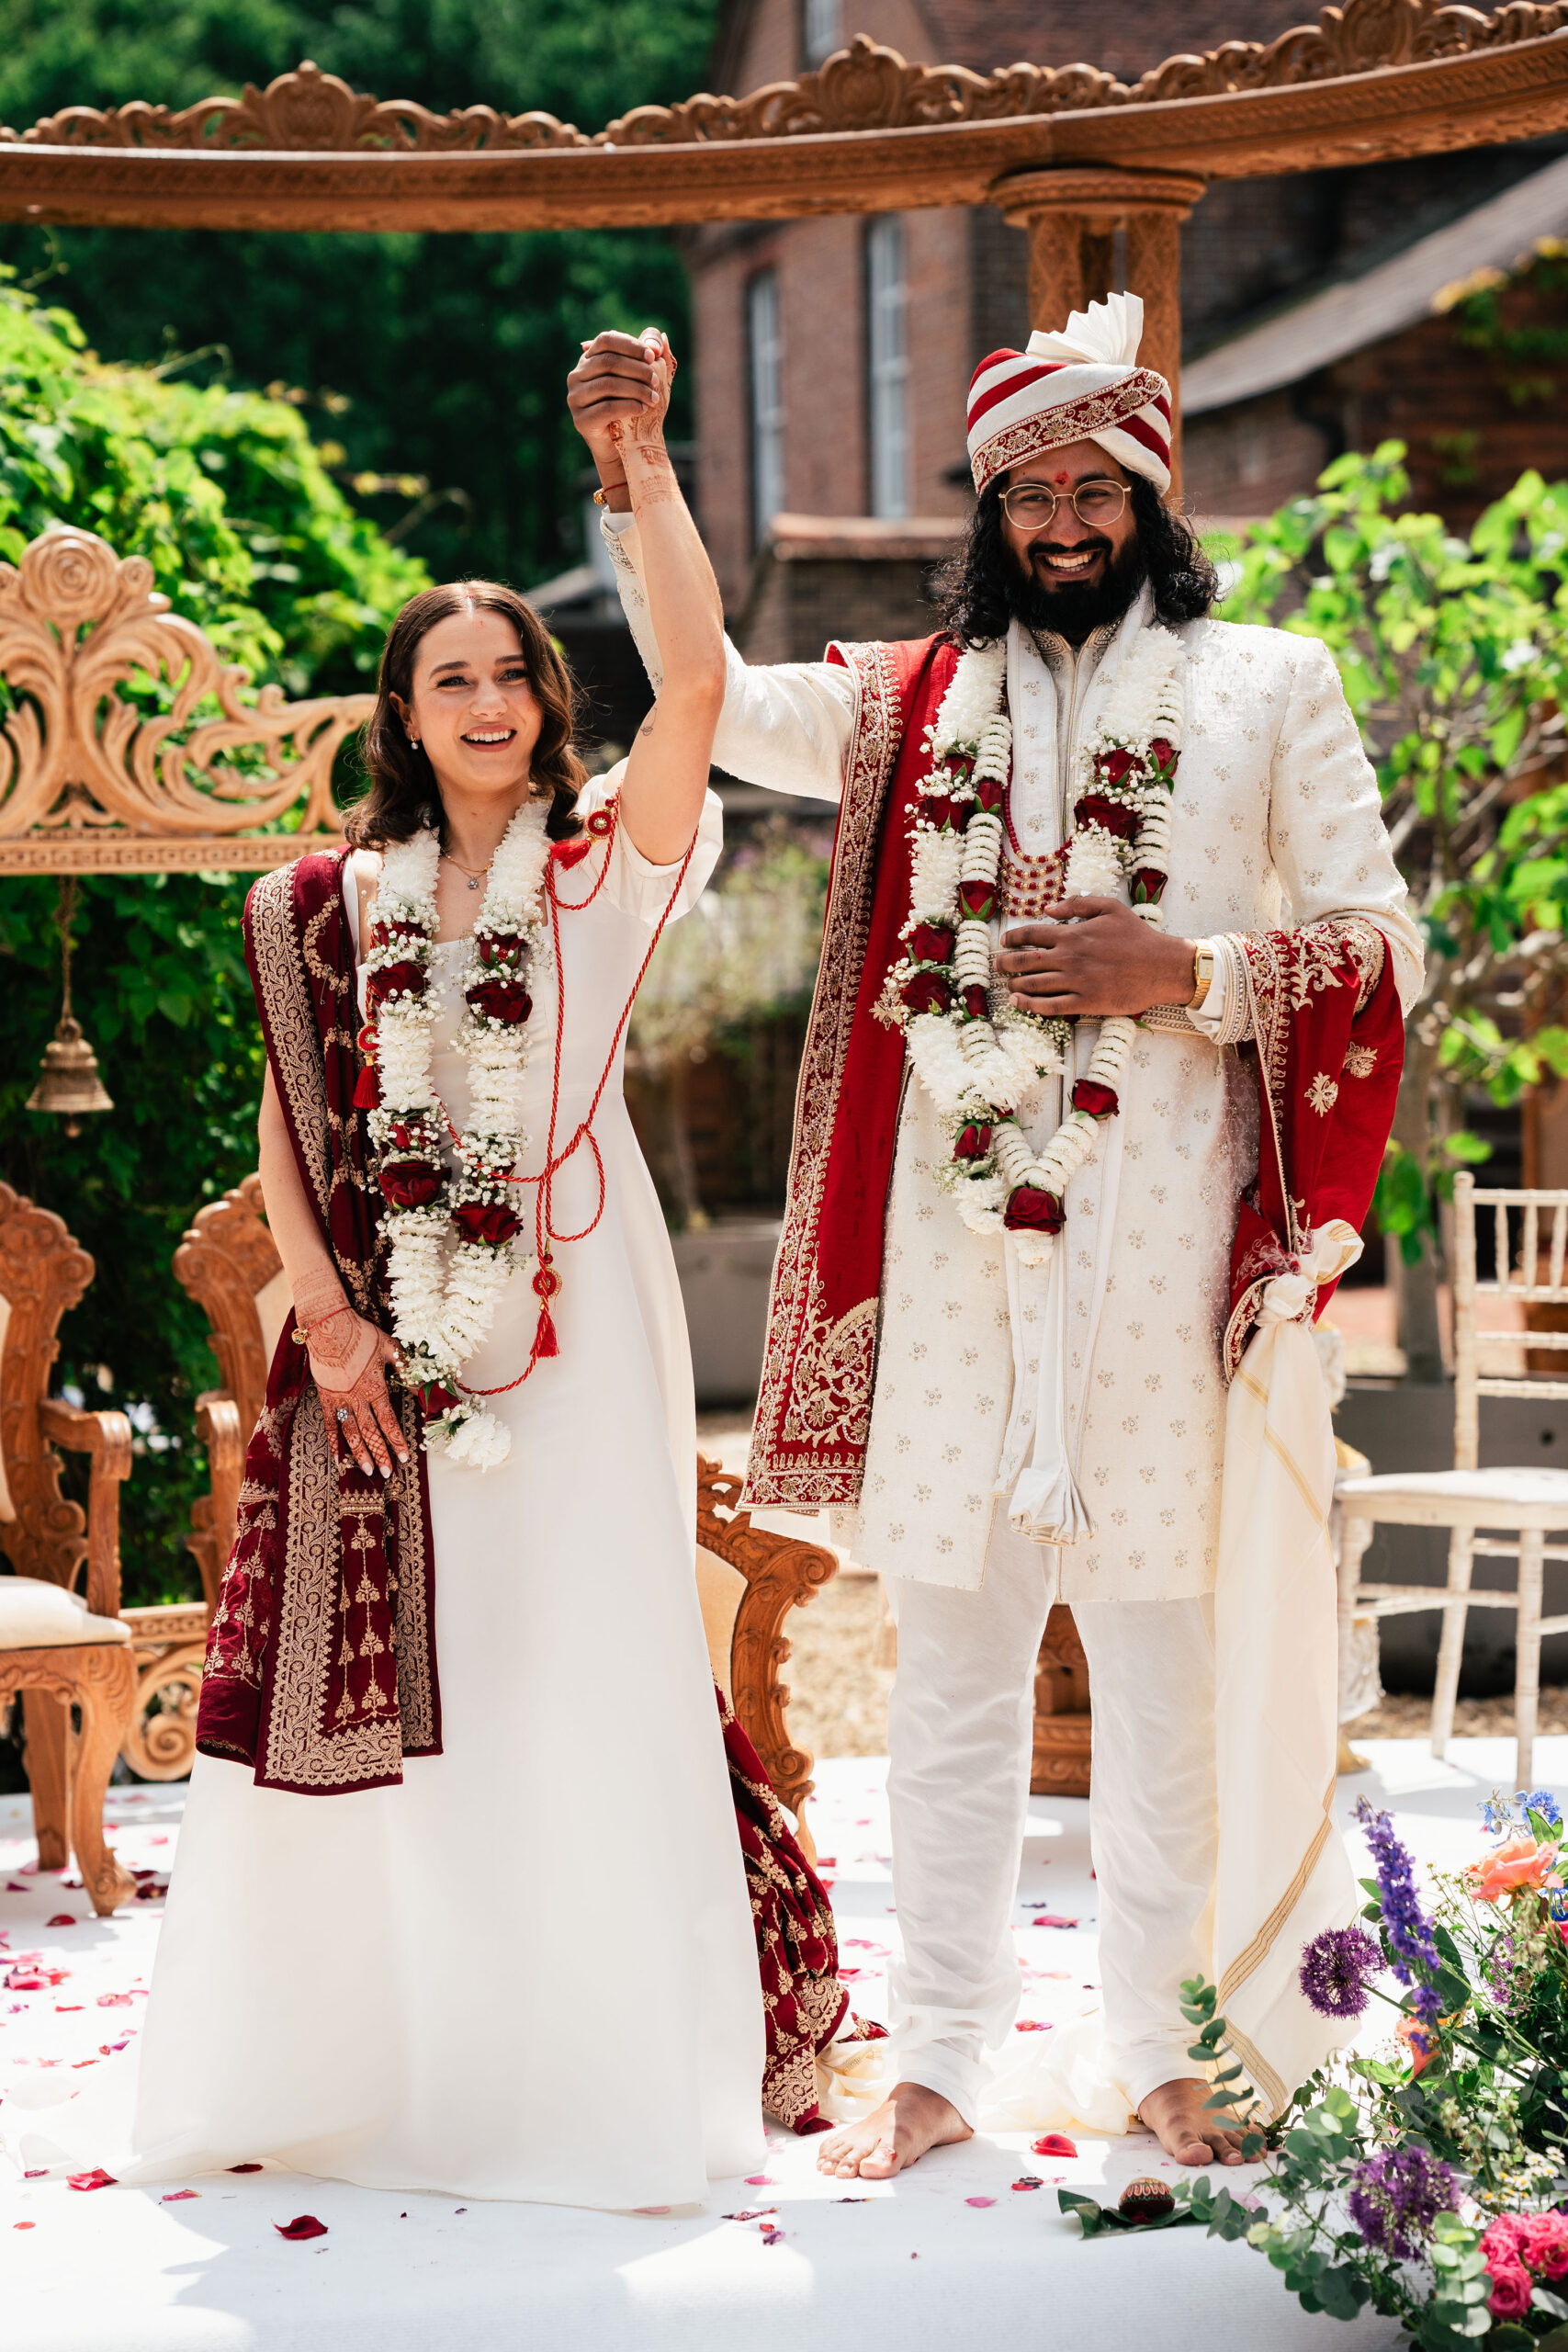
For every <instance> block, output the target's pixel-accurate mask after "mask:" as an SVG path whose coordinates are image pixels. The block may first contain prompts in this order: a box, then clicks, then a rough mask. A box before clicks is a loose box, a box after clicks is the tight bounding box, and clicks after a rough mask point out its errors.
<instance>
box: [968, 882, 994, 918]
mask: <svg viewBox="0 0 1568 2352" xmlns="http://www.w3.org/2000/svg"><path fill="white" fill-rule="evenodd" d="M996 903H997V886H996V884H995V883H994V882H984V881H981V882H961V883H960V884H959V886H958V904H959V906H960V908H961V909H962V910H963V912H964V914H966V915H967V916H968V917H969V920H970V922H990V920H991V913H992V910H993V909H994V908H995V906H996Z"/></svg>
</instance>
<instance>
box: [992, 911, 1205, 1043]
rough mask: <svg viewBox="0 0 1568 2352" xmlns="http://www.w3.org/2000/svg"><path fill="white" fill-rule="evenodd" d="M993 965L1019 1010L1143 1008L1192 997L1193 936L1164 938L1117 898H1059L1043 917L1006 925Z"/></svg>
mask: <svg viewBox="0 0 1568 2352" xmlns="http://www.w3.org/2000/svg"><path fill="white" fill-rule="evenodd" d="M997 969H998V972H1000V973H1002V974H1003V975H1004V976H1005V977H1006V979H1007V982H1008V994H1009V1001H1010V1002H1011V1003H1012V1004H1014V1005H1016V1006H1017V1008H1018V1010H1019V1011H1020V1012H1034V1013H1042V1014H1047V1015H1049V1014H1052V1013H1061V1014H1068V1015H1078V1014H1083V1015H1085V1016H1087V1017H1089V1018H1090V1019H1100V1020H1107V1019H1109V1018H1110V1017H1111V1015H1112V1014H1114V1013H1125V1014H1131V1015H1133V1016H1134V1017H1136V1016H1137V1015H1138V1014H1139V1013H1144V1012H1148V1010H1149V1008H1150V1007H1151V1006H1152V1005H1156V1004H1187V1003H1189V1002H1190V1000H1191V996H1192V942H1191V941H1190V939H1169V938H1168V937H1167V936H1166V934H1165V933H1164V932H1162V931H1156V929H1155V927H1154V926H1153V924H1152V923H1147V922H1144V921H1143V919H1142V918H1141V917H1140V916H1138V915H1135V914H1134V911H1133V910H1132V908H1131V907H1127V906H1123V905H1122V901H1121V900H1120V899H1063V901H1062V903H1061V905H1060V906H1059V907H1057V908H1056V909H1055V912H1054V914H1053V918H1052V920H1051V921H1050V922H1019V923H1011V924H1010V925H1009V926H1008V928H1007V929H1006V930H1005V931H1004V932H1003V933H1002V944H1001V946H1000V947H999V948H998V953H997Z"/></svg>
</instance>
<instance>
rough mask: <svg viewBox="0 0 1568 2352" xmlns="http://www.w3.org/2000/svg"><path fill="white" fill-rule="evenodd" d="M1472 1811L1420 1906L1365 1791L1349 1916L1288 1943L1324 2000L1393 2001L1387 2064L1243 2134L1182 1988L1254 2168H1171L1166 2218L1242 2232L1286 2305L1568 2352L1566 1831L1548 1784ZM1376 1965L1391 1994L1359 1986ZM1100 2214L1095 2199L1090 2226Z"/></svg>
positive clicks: (1217, 2029)
mask: <svg viewBox="0 0 1568 2352" xmlns="http://www.w3.org/2000/svg"><path fill="white" fill-rule="evenodd" d="M1484 1810H1485V1816H1486V1827H1487V1829H1488V1830H1489V1831H1490V1833H1491V1834H1492V1836H1493V1838H1494V1839H1495V1844H1494V1845H1493V1846H1492V1847H1491V1848H1490V1849H1489V1850H1487V1851H1486V1852H1485V1853H1483V1855H1482V1857H1481V1858H1480V1859H1479V1860H1477V1861H1474V1862H1472V1863H1471V1864H1470V1865H1469V1867H1468V1868H1467V1869H1465V1870H1463V1871H1461V1872H1459V1873H1457V1874H1454V1875H1449V1876H1443V1875H1439V1876H1438V1878H1437V1881H1436V1884H1437V1889H1438V1894H1437V1900H1436V1901H1435V1902H1434V1903H1432V1904H1431V1905H1427V1903H1424V1901H1423V1899H1422V1896H1421V1894H1420V1892H1419V1890H1418V1889H1417V1886H1416V1872H1415V1870H1414V1867H1413V1864H1412V1860H1411V1857H1410V1855H1409V1853H1408V1851H1407V1849H1405V1847H1404V1845H1403V1844H1402V1843H1401V1841H1400V1839H1399V1838H1398V1837H1397V1835H1396V1834H1395V1831H1394V1827H1393V1823H1392V1821H1391V1820H1390V1819H1389V1816H1388V1815H1386V1814H1382V1813H1374V1812H1373V1810H1372V1808H1371V1806H1370V1805H1369V1804H1368V1803H1367V1802H1366V1800H1365V1798H1363V1799H1362V1800H1361V1803H1360V1804H1359V1806H1358V1807H1357V1813H1358V1815H1359V1819H1360V1821H1361V1825H1362V1827H1363V1830H1364V1831H1365V1834H1366V1837H1367V1841H1368V1845H1369V1847H1370V1849H1371V1857H1372V1862H1373V1868H1374V1871H1375V1876H1373V1877H1371V1878H1368V1879H1364V1880H1363V1881H1362V1885H1363V1887H1364V1888H1365V1890H1366V1892H1367V1894H1368V1898H1369V1899H1368V1902H1367V1905H1366V1907H1365V1909H1364V1911H1363V1913H1362V1916H1361V1920H1360V1922H1359V1924H1357V1925H1354V1926H1351V1927H1347V1928H1332V1929H1330V1930H1328V1931H1327V1932H1326V1933H1325V1934H1323V1935H1320V1936H1316V1937H1314V1939H1313V1940H1312V1942H1311V1943H1310V1944H1308V1945H1307V1946H1306V1947H1305V1949H1304V1951H1303V1955H1302V1966H1301V1973H1300V1982H1301V1987H1302V1991H1303V1996H1304V1997H1305V1998H1306V1999H1307V2000H1308V2001H1309V2002H1310V2003H1311V2004H1312V2006H1313V2007H1314V2009H1316V2010H1317V2011H1318V2012H1319V2013H1320V2015H1322V2016H1325V2017H1333V2018H1357V2017H1360V2016H1362V2015H1364V2014H1366V2013H1367V2012H1368V2010H1369V2009H1370V2007H1371V2003H1372V2001H1373V2000H1382V2001H1384V2002H1386V2003H1388V2004H1389V2006H1390V2007H1391V2008H1392V2010H1393V2013H1394V2023H1395V2027H1396V2034H1397V2041H1398V2042H1400V2043H1403V2044H1404V2052H1403V2053H1402V2054H1401V2055H1400V2056H1399V2057H1398V2058H1397V2059H1393V2058H1379V2057H1372V2056H1367V2055H1363V2054H1356V2055H1351V2056H1349V2057H1348V2058H1342V2059H1341V2060H1339V2061H1337V2062H1336V2064H1335V2065H1334V2066H1333V2067H1332V2068H1331V2069H1326V2070H1325V2071H1324V2072H1323V2073H1322V2074H1319V2075H1314V2077H1313V2078H1312V2080H1311V2081H1310V2082H1308V2083H1307V2084H1305V2085H1304V2086H1303V2088H1302V2089H1301V2090H1299V2091H1298V2092H1297V2093H1296V2095H1295V2098H1294V2099H1293V2100H1292V2103H1291V2106H1290V2107H1289V2108H1288V2109H1287V2110H1286V2112H1285V2114H1284V2115H1283V2116H1282V2117H1280V2119H1279V2120H1277V2121H1276V2122H1274V2123H1273V2124H1271V2125H1269V2126H1268V2127H1267V2129H1262V2128H1255V2126H1254V2124H1253V2121H1252V2112H1251V2103H1250V2094H1249V2093H1248V2091H1247V2086H1246V2081H1245V2069H1244V2067H1243V2066H1242V2065H1241V2064H1238V2063H1237V2062H1236V2060H1235V2057H1234V2055H1232V2053H1231V2052H1230V2051H1229V2048H1228V2045H1227V2041H1226V2030H1225V2021H1224V2018H1223V2017H1220V2016H1218V2015H1217V2014H1216V2011H1217V2006H1218V2003H1217V1996H1216V1994H1215V1992H1214V1988H1213V1985H1206V1984H1203V1983H1201V1981H1194V1982H1192V1983H1190V1984H1189V1985H1186V1986H1184V1988H1183V1990H1184V1993H1185V1995H1186V1999H1185V2001H1184V2003H1183V2008H1184V2013H1185V2015H1186V2016H1187V2018H1188V2019H1189V2021H1190V2023H1191V2025H1192V2026H1193V2028H1194V2029H1195V2041H1194V2043H1193V2046H1192V2050H1191V2052H1190V2054H1191V2056H1192V2057H1193V2059H1194V2060H1196V2061H1198V2062H1199V2063H1200V2064H1201V2065H1202V2066H1203V2067H1204V2069H1205V2071H1206V2072H1208V2073H1210V2074H1211V2075H1212V2076H1213V2081H1214V2086H1215V2087H1214V2092H1213V2097H1212V2098H1210V2100H1209V2102H1208V2104H1209V2106H1210V2108H1211V2109H1213V2110H1215V2111H1216V2113H1217V2114H1219V2115H1220V2116H1221V2117H1222V2118H1223V2120H1224V2121H1225V2122H1226V2123H1227V2124H1229V2125H1232V2126H1233V2127H1234V2126H1235V2125H1236V2124H1239V2125H1240V2126H1241V2127H1242V2129H1243V2131H1244V2132H1245V2133H1246V2134H1247V2136H1246V2137H1245V2139H1244V2141H1243V2153H1244V2154H1246V2155H1247V2156H1249V2157H1255V2158H1261V2159H1263V2160H1264V2161H1265V2162H1266V2164H1267V2167H1268V2169H1267V2171H1266V2173H1265V2174H1264V2176H1263V2177H1262V2178H1261V2179H1260V2180H1259V2181H1258V2184H1257V2186H1256V2188H1252V2189H1251V2190H1249V2191H1247V2193H1246V2194H1245V2195H1238V2194H1236V2193H1235V2191H1233V2190H1232V2189H1230V2188H1224V2187H1220V2186H1216V2185H1215V2183H1214V2182H1213V2180H1211V2179H1210V2178H1208V2177H1205V2176H1200V2177H1197V2178H1195V2179H1193V2180H1191V2181H1189V2182H1185V2183H1183V2184H1181V2185H1180V2186H1179V2188H1178V2191H1177V2197H1178V2205H1177V2209H1176V2211H1175V2212H1174V2213H1173V2214H1172V2215H1170V2216H1169V2217H1168V2219H1167V2222H1166V2223H1165V2226H1170V2225H1171V2224H1172V2223H1173V2222H1175V2223H1178V2224H1179V2222H1183V2221H1188V2222H1198V2223H1201V2224H1203V2225H1204V2226H1206V2228H1207V2230H1208V2232H1209V2233H1210V2235H1211V2236H1215V2237H1220V2238H1241V2239H1245V2240H1246V2241H1247V2244H1248V2245H1251V2246H1253V2247H1254V2248H1255V2249H1256V2250H1257V2251H1258V2252H1259V2253H1261V2254H1264V2255H1266V2256H1268V2258H1269V2261H1270V2262H1272V2263H1273V2264H1274V2266H1275V2267H1276V2268H1278V2269H1279V2270H1280V2273H1281V2275H1282V2277H1283V2279H1284V2283H1285V2285H1286V2287H1287V2288H1288V2289H1289V2290H1290V2291H1291V2292H1292V2294H1294V2295H1295V2296H1297V2298H1298V2299H1299V2301H1301V2303H1302V2306H1303V2309H1304V2310H1306V2311H1309V2312H1326V2313H1328V2314H1329V2315H1330V2316H1331V2317H1334V2318H1337V2319H1346V2320H1348V2319H1353V2318H1354V2317H1355V2316H1356V2314H1357V2313H1358V2312H1360V2311H1362V2310H1364V2309H1366V2308H1367V2307H1368V2306H1371V2309H1373V2310H1374V2311H1377V2312H1382V2313H1383V2314H1384V2315H1385V2316H1387V2317H1389V2318H1392V2319H1395V2320H1398V2321H1400V2322H1401V2323H1402V2324H1403V2325H1404V2329H1405V2331H1406V2333H1405V2337H1404V2341H1406V2342H1408V2343H1411V2344H1414V2345H1417V2346H1421V2347H1423V2352H1461V2346H1472V2345H1475V2344H1478V2343H1480V2344H1484V2345H1485V2346H1487V2347H1488V2352H1527V2348H1528V2347H1533V2346H1540V2345H1542V2344H1545V2345H1549V2346H1551V2352H1568V1840H1565V1838H1564V1826H1563V1821H1562V1814H1561V1812H1560V1810H1559V1808H1558V1805H1557V1804H1556V1802H1555V1800H1554V1799H1553V1798H1552V1796H1551V1793H1550V1792H1548V1791H1546V1790H1544V1789H1535V1790H1529V1791H1526V1790H1521V1791H1520V1792H1518V1794H1517V1796H1516V1797H1515V1798H1514V1799H1513V1800H1512V1801H1511V1802H1510V1801H1508V1800H1506V1799H1505V1798H1502V1797H1495V1798H1494V1799H1493V1800H1492V1801H1491V1803H1490V1804H1488V1805H1487V1806H1486V1807H1485V1808H1484ZM1385 1971H1387V1972H1391V1973H1392V1974H1393V1978H1394V1980H1395V1982H1396V1984H1397V1985H1398V1986H1399V1987H1400V1988H1401V1989H1400V1990H1399V1992H1398V1993H1397V1994H1391V1993H1389V1992H1386V1991H1384V1990H1382V1987H1380V1986H1379V1985H1378V1984H1377V1983H1376V1982H1375V1980H1376V1979H1377V1978H1378V1977H1379V1976H1381V1975H1382V1974H1383V1973H1384V1972H1385ZM1227 2060H1228V2062H1229V2063H1228V2064H1227V2063H1224V2062H1225V2061H1227ZM1061 2201H1062V2203H1063V2206H1064V2209H1065V2210H1069V2211H1079V2212H1080V2213H1082V2212H1083V2209H1084V2203H1085V2200H1083V2199H1077V2198H1074V2197H1071V2196H1069V2195H1068V2193H1067V2192H1065V2191H1064V2192H1062V2200H1061ZM1091 2217H1092V2224H1091ZM1103 2218H1104V2217H1103V2216H1099V2214H1098V2209H1094V2208H1091V2209H1090V2212H1089V2215H1086V2216H1085V2227H1086V2233H1088V2232H1089V2229H1090V2227H1091V2225H1092V2226H1094V2227H1098V2224H1099V2221H1100V2220H1102V2219H1103Z"/></svg>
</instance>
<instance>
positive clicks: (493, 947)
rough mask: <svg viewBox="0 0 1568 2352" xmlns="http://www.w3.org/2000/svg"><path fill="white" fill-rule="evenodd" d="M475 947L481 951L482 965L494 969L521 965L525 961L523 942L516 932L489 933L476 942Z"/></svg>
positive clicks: (480, 959)
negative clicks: (502, 966) (497, 966)
mask: <svg viewBox="0 0 1568 2352" xmlns="http://www.w3.org/2000/svg"><path fill="white" fill-rule="evenodd" d="M475 945H476V946H477V947H478V949H479V962H480V963H481V964H485V965H489V966H491V967H494V966H495V965H498V964H520V963H521V962H522V960H523V942H522V941H521V940H520V939H519V938H518V936H517V934H516V933H515V932H510V931H508V932H487V933H485V934H484V935H483V936H482V937H481V938H479V939H478V940H476V942H475Z"/></svg>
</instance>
